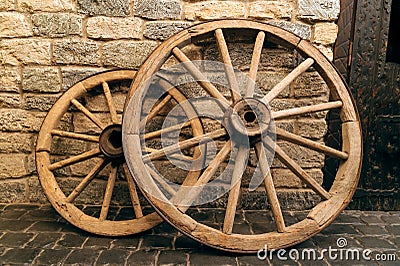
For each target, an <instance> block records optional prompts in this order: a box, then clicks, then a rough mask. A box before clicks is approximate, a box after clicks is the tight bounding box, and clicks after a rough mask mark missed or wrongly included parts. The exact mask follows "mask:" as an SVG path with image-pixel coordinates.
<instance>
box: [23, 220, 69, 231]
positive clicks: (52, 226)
mask: <svg viewBox="0 0 400 266" xmlns="http://www.w3.org/2000/svg"><path fill="white" fill-rule="evenodd" d="M61 227H62V226H61V224H60V223H59V222H57V221H38V222H35V223H34V224H33V225H32V227H30V228H29V230H28V231H30V232H31V231H33V232H34V231H39V232H57V231H60V230H61Z"/></svg>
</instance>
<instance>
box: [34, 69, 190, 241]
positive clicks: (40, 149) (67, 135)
mask: <svg viewBox="0 0 400 266" xmlns="http://www.w3.org/2000/svg"><path fill="white" fill-rule="evenodd" d="M135 74H136V72H135V71H131V70H117V71H108V72H104V73H100V74H96V75H94V76H91V77H89V78H87V79H84V80H82V81H80V82H78V83H77V84H75V85H74V86H72V87H71V88H70V89H69V90H67V91H66V92H65V93H64V94H63V95H62V96H61V97H60V98H59V99H58V101H57V102H56V103H55V104H54V106H53V107H52V108H51V109H50V111H49V113H48V114H47V116H46V118H45V120H44V122H43V124H42V127H41V129H40V132H39V135H38V139H37V143H36V166H37V171H38V176H39V180H40V183H41V185H42V187H43V189H44V192H45V194H46V196H47V198H48V199H49V201H50V203H51V204H52V206H53V207H54V208H55V209H56V210H57V211H58V212H59V213H60V215H61V216H62V217H63V218H64V219H66V220H67V221H68V222H70V223H72V224H73V225H75V226H77V227H78V228H80V229H82V230H85V231H88V232H91V233H95V234H99V235H106V236H123V235H129V234H135V233H139V232H143V231H145V230H148V229H150V228H152V227H153V226H155V225H157V224H159V223H160V222H161V221H162V219H161V218H160V217H159V216H158V215H157V214H156V213H155V212H152V211H151V209H148V207H149V206H147V207H146V205H143V204H144V203H143V202H142V201H140V198H139V195H140V194H139V190H137V188H136V184H135V183H134V180H133V178H132V176H131V174H130V172H129V170H128V168H127V166H126V162H125V158H124V156H123V146H122V126H121V123H122V111H123V104H124V100H125V96H126V94H127V91H128V86H129V84H130V83H131V81H132V79H133V78H134V76H135ZM168 97H169V98H170V99H171V100H173V101H176V102H179V101H183V100H184V99H185V98H184V97H182V95H181V94H179V95H178V96H175V95H174V94H173V93H171V94H170V95H169V96H168ZM157 115H158V111H157V112H154V116H157ZM189 128H190V127H189ZM196 134H197V132H196Z"/></svg>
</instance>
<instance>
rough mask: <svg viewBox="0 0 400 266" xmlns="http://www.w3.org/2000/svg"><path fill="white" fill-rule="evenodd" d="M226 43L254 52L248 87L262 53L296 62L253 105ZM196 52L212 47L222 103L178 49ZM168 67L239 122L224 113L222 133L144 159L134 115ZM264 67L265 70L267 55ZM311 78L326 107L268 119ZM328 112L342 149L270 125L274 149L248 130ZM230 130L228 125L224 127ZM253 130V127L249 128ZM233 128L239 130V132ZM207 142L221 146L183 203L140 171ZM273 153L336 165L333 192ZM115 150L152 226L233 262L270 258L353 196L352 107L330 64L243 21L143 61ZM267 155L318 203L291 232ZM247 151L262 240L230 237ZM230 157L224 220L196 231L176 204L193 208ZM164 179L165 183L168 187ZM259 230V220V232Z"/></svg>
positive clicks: (197, 33)
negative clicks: (177, 67)
mask: <svg viewBox="0 0 400 266" xmlns="http://www.w3.org/2000/svg"><path fill="white" fill-rule="evenodd" d="M228 37H229V38H228ZM229 39H233V40H237V39H239V40H247V41H249V40H252V42H253V44H254V45H253V46H252V47H253V51H252V52H251V53H250V55H249V57H250V58H251V60H250V61H251V63H250V62H249V72H248V75H249V78H250V79H251V80H254V81H255V80H256V78H257V73H258V72H259V71H258V67H259V64H260V60H261V59H260V58H261V56H262V53H263V52H264V51H268V49H270V48H271V47H275V48H276V47H278V48H279V49H280V48H282V47H283V48H284V49H286V50H287V51H294V53H295V54H299V55H300V56H301V57H302V58H303V59H302V60H300V62H301V63H298V64H297V66H295V67H293V69H292V71H290V73H288V74H287V75H286V76H285V77H284V78H283V79H281V80H280V81H278V82H276V84H275V85H274V86H271V88H269V90H268V91H267V92H266V93H264V95H259V94H256V93H255V85H254V82H248V83H247V85H245V86H244V87H243V88H239V89H238V87H240V86H242V85H239V82H238V81H237V80H236V77H235V70H234V68H233V66H232V62H236V60H235V59H236V58H232V57H231V56H230V53H229V50H228V47H233V46H231V45H230V44H229ZM199 43H200V44H204V43H205V44H207V43H208V44H210V43H211V44H213V43H214V44H215V46H216V47H218V51H219V54H220V58H221V59H222V61H223V62H224V63H225V71H226V73H225V74H226V77H227V79H228V81H229V85H230V86H229V89H230V90H231V91H232V93H231V94H229V95H226V94H223V93H222V92H221V91H220V90H219V88H218V87H217V86H214V84H213V82H210V81H209V80H207V77H206V75H205V74H204V75H203V72H204V71H205V70H204V69H202V68H200V67H199V66H198V65H196V64H194V63H191V62H192V61H191V59H190V55H189V54H190V53H189V52H187V51H188V50H185V49H189V50H190V46H191V45H193V44H199ZM185 51H186V52H185ZM244 52H245V50H243V51H241V52H240V54H243V53H244ZM245 56H246V55H245ZM245 56H244V57H245ZM172 60H176V61H177V62H180V63H184V68H185V69H186V71H187V73H189V74H190V75H191V76H193V78H195V80H197V81H198V85H199V88H201V89H202V90H203V92H204V93H205V94H207V95H208V96H209V97H211V98H214V99H217V100H218V101H219V102H220V103H221V105H220V106H222V107H220V108H221V109H222V110H225V111H226V110H233V113H236V114H238V115H239V122H238V120H237V116H236V117H234V115H232V111H230V112H231V113H229V112H228V111H226V113H225V116H226V118H227V121H228V123H226V124H225V125H224V126H222V127H221V128H219V129H215V130H214V131H212V132H207V133H205V134H204V135H200V136H197V137H193V138H192V139H189V140H188V141H182V142H179V143H176V144H175V145H171V146H169V147H163V148H162V149H161V150H160V151H159V153H157V154H153V155H154V156H149V155H148V154H146V153H144V152H143V145H144V143H143V142H141V139H142V131H141V129H140V127H138V126H137V125H138V122H139V121H140V120H141V119H143V116H142V115H141V114H142V113H141V110H142V109H143V108H144V106H143V103H142V99H143V98H145V97H146V94H147V93H148V92H147V88H148V84H149V83H148V80H149V79H151V77H152V75H154V74H155V73H157V72H158V71H159V70H160V69H162V68H164V67H165V66H166V65H167V64H166V62H167V63H170V62H171V61H172ZM264 60H266V62H268V60H269V57H268V54H267V56H265V58H264ZM311 69H314V70H316V71H317V72H318V74H319V75H320V77H322V79H323V81H324V82H325V83H326V86H327V88H328V90H329V100H328V99H326V101H325V102H319V103H315V104H311V105H306V104H303V105H302V106H295V107H287V106H283V107H282V108H280V109H279V108H278V110H276V108H272V111H270V110H271V109H270V108H269V105H273V102H274V101H275V100H276V99H277V97H279V95H280V94H282V91H284V90H285V88H287V87H288V86H289V84H291V83H292V82H293V81H295V80H296V78H298V77H301V76H302V75H304V73H305V72H306V71H311ZM309 89H310V90H311V89H312V88H309ZM238 91H240V92H241V95H238V93H236V92H238ZM227 106H228V107H227ZM229 106H230V107H229ZM249 110H250V111H249ZM216 111H218V110H216ZM335 112H336V113H338V114H340V117H338V121H337V122H338V124H339V128H340V127H341V139H339V143H338V147H334V146H329V145H328V144H326V143H323V142H321V141H316V140H314V139H311V138H306V137H304V136H301V135H300V134H297V133H296V131H294V132H289V131H288V130H285V129H284V128H282V127H280V126H279V125H278V126H277V127H276V132H275V134H276V137H277V142H276V145H275V146H274V144H270V143H268V131H273V130H274V128H273V127H270V126H269V125H268V126H266V127H264V126H262V124H263V123H264V124H265V123H268V122H266V121H255V120H257V119H258V118H259V117H263V119H267V120H268V119H269V117H271V120H272V119H274V120H275V122H276V123H277V124H278V123H279V122H280V121H284V120H285V119H291V118H297V117H300V118H301V117H312V116H315V115H319V114H326V113H329V114H331V113H332V114H334V113H335ZM233 120H235V121H236V122H229V121H233ZM268 121H269V120H268ZM254 123H255V124H257V123H259V124H258V126H257V125H256V126H254ZM241 125H244V128H243V127H241ZM246 130H247V133H246ZM228 131H229V134H228ZM232 132H233V133H232ZM238 134H239V135H240V134H241V137H242V139H243V136H244V137H245V138H246V139H248V140H249V143H250V146H248V147H246V146H243V145H242V144H241V143H240V141H237V140H236V139H237V138H235V135H238ZM264 134H266V135H267V137H266V138H267V141H260V139H261V136H264ZM210 140H214V141H219V142H222V143H223V145H221V146H223V147H222V148H220V149H219V151H218V153H217V154H216V156H215V158H214V159H213V160H212V161H211V162H210V163H209V164H208V166H207V167H206V168H205V169H204V170H203V171H202V174H201V176H200V177H199V179H198V181H197V182H196V184H195V185H194V186H193V190H190V188H189V189H188V191H189V192H187V193H184V194H179V192H178V193H176V194H173V195H167V194H166V193H165V190H163V189H162V188H161V187H160V186H159V183H158V182H156V180H154V178H153V176H154V175H153V174H152V173H151V171H149V169H150V168H149V164H150V163H151V162H152V160H153V159H157V158H161V157H162V156H165V155H166V154H172V153H174V152H175V151H178V150H179V149H181V150H182V149H188V148H190V147H193V146H196V145H197V144H199V143H204V142H208V141H210ZM282 143H289V144H290V145H294V146H292V147H302V148H305V149H306V150H305V151H304V152H305V153H307V152H315V153H317V154H319V155H322V156H326V157H327V158H328V157H330V158H333V159H335V160H336V161H337V162H338V167H337V168H336V169H335V173H334V180H333V184H331V185H329V186H328V187H327V186H325V185H324V186H323V185H322V184H321V182H317V181H316V180H315V179H314V178H313V177H312V176H311V175H310V174H309V173H308V172H307V171H306V169H304V168H303V167H302V166H301V162H299V158H291V156H289V154H288V152H287V151H285V150H284V148H283V147H282ZM123 145H124V151H125V157H126V160H127V164H128V167H129V169H130V170H131V171H132V173H133V174H134V176H135V178H136V181H137V183H138V186H139V187H140V188H141V190H142V191H143V193H144V195H145V196H146V197H147V199H148V200H149V201H150V202H151V203H152V205H153V206H154V207H155V208H156V210H157V211H158V212H159V213H160V214H161V216H163V217H164V218H165V219H166V220H167V221H169V222H170V223H171V224H172V225H173V226H175V227H176V228H177V229H179V230H180V231H182V232H183V233H184V234H186V235H188V236H190V237H192V238H193V239H195V240H198V241H200V242H202V243H205V244H207V245H210V246H212V247H215V248H219V249H223V250H227V251H235V252H256V251H258V250H260V249H263V248H264V247H265V245H267V246H268V248H269V249H277V248H282V247H287V246H290V245H293V244H296V243H299V242H302V241H304V240H306V239H308V238H310V237H311V236H312V235H315V234H316V233H318V232H319V231H321V230H322V229H323V228H325V227H326V226H327V225H328V224H329V223H331V222H332V221H333V220H334V219H335V217H337V216H338V215H339V213H340V212H341V211H342V210H343V209H344V208H345V207H346V206H347V205H348V203H349V201H350V199H351V197H352V195H353V193H354V191H355V188H356V185H357V181H358V178H359V171H360V165H361V160H360V159H361V152H362V150H361V133H360V123H359V117H358V114H357V111H356V108H355V105H354V103H353V101H352V97H351V95H350V93H349V90H348V88H347V87H346V85H345V83H344V82H343V80H342V79H341V77H340V76H339V75H338V73H337V71H336V70H335V68H334V67H333V66H332V65H331V63H330V62H329V61H328V60H327V59H326V58H325V57H324V56H323V55H322V54H321V53H320V52H319V50H317V49H316V48H315V47H314V46H313V45H311V44H310V43H309V42H307V41H306V40H303V39H301V38H300V37H298V36H296V35H294V34H292V33H290V32H287V31H285V30H282V29H280V28H278V27H275V26H272V25H268V24H264V23H259V22H253V21H246V20H222V21H214V22H207V23H203V24H198V25H195V26H193V27H191V28H188V29H186V30H184V31H182V32H180V33H178V34H176V35H174V36H172V37H171V38H170V39H168V40H167V41H165V42H164V43H162V45H160V46H159V48H158V49H156V50H155V51H154V52H153V53H152V54H151V55H150V56H149V58H148V59H147V61H145V63H144V64H143V66H142V67H141V69H140V70H139V71H138V75H137V78H136V79H135V80H134V82H133V83H132V85H131V91H130V94H129V97H128V98H127V104H126V109H125V111H124V123H123ZM270 150H274V152H275V158H277V160H278V161H279V163H280V164H282V165H284V167H285V168H286V170H287V171H290V172H291V173H292V175H295V176H297V177H298V178H299V180H300V181H301V182H302V184H303V187H307V188H309V189H310V190H312V193H313V194H314V195H316V196H318V197H319V199H320V200H319V203H317V204H316V205H315V206H314V207H312V208H311V209H309V210H308V214H307V215H306V217H305V218H304V217H303V218H301V219H298V220H296V221H294V222H293V221H285V218H284V215H283V211H282V208H281V205H282V201H280V200H279V199H278V196H277V192H276V189H275V179H273V174H271V173H273V171H271V170H270V165H269V163H268V161H267V159H266V155H265V154H266V153H265V152H266V151H267V152H268V151H270ZM233 151H235V152H233ZM254 151H255V154H257V157H258V167H259V168H260V169H261V172H262V175H263V177H264V180H263V181H264V182H263V185H262V186H263V187H264V188H265V193H266V198H267V199H268V202H269V205H270V208H271V212H272V221H273V222H272V225H273V226H272V229H271V230H269V231H266V232H262V233H258V232H254V231H253V232H249V233H243V232H242V233H240V232H239V233H237V232H235V230H233V231H232V228H233V225H234V221H235V211H236V208H237V206H238V198H239V192H240V181H241V180H242V177H243V175H244V169H245V167H246V162H247V161H248V160H247V158H248V154H249V153H252V152H253V153H254ZM230 153H231V154H234V155H235V156H236V158H235V159H234V161H235V163H234V169H233V171H232V175H231V177H230V178H231V182H232V187H231V190H230V191H229V193H228V194H229V197H227V199H226V201H225V203H226V205H225V206H226V207H225V208H226V210H225V211H224V218H223V222H221V223H220V224H216V226H215V224H214V225H210V223H211V222H212V221H204V218H203V219H199V216H198V215H192V213H193V212H191V211H190V209H189V211H188V208H189V207H190V206H187V205H183V204H181V203H182V200H186V203H188V205H190V203H191V202H194V198H195V197H196V195H198V194H199V190H201V188H202V185H204V184H207V183H208V182H211V181H210V180H213V179H214V178H215V172H217V169H218V166H219V165H221V164H222V163H223V162H224V161H226V158H227V157H229V154H230ZM272 170H273V169H272ZM165 178H166V179H168V177H165ZM238 184H239V185H238ZM177 199H179V200H177ZM207 211H208V210H207V209H203V210H202V213H203V214H204V212H206V213H207ZM202 217H204V215H203V216H202ZM214 222H215V221H214ZM268 222H269V221H268V220H267V219H266V221H265V223H268Z"/></svg>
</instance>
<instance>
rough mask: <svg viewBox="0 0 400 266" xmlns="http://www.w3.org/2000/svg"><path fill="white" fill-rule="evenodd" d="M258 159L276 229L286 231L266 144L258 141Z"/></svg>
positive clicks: (281, 231)
mask: <svg viewBox="0 0 400 266" xmlns="http://www.w3.org/2000/svg"><path fill="white" fill-rule="evenodd" d="M255 149H256V154H257V157H258V161H259V163H260V168H261V173H262V175H263V176H264V186H265V192H266V193H267V198H268V201H269V203H270V205H271V210H272V215H273V216H274V220H275V224H276V229H277V231H278V232H280V233H283V232H285V221H284V219H283V214H282V210H281V205H280V204H279V201H278V196H277V194H276V190H275V186H274V181H273V180H272V175H271V171H270V168H269V165H268V161H267V157H266V155H265V150H264V145H263V144H262V142H258V143H257V144H256V146H255Z"/></svg>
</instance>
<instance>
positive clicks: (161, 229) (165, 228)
mask: <svg viewBox="0 0 400 266" xmlns="http://www.w3.org/2000/svg"><path fill="white" fill-rule="evenodd" d="M153 233H154V234H156V235H166V234H167V235H177V234H178V230H176V229H175V228H174V227H173V226H172V225H170V224H169V223H167V222H162V223H161V224H159V225H157V226H156V227H154V228H153Z"/></svg>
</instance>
